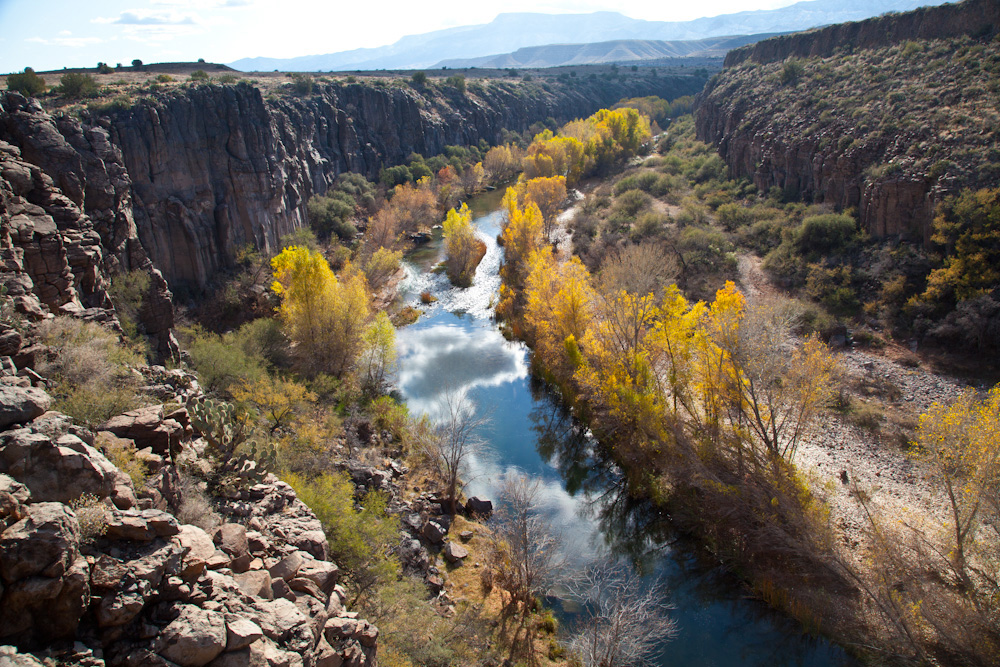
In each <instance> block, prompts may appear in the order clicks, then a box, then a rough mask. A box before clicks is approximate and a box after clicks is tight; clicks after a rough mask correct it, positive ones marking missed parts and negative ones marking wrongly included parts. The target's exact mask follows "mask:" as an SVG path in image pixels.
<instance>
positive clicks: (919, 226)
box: [696, 0, 1000, 242]
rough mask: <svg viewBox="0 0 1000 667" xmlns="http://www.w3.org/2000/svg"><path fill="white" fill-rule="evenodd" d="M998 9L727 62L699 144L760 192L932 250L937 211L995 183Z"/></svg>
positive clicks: (772, 48) (851, 26) (931, 16)
mask: <svg viewBox="0 0 1000 667" xmlns="http://www.w3.org/2000/svg"><path fill="white" fill-rule="evenodd" d="M998 12H1000V8H998V6H997V4H996V3H994V2H988V1H986V0H969V1H967V2H963V3H960V4H954V5H944V6H941V7H934V8H924V9H920V10H916V11H913V12H908V13H905V14H889V15H886V16H882V17H878V18H875V19H869V20H867V21H861V22H857V23H847V24H841V25H835V26H831V27H828V28H823V29H819V30H813V31H810V32H805V33H799V34H795V35H787V36H780V37H775V38H772V39H769V40H764V41H762V42H758V43H756V44H754V45H750V46H746V47H743V48H740V49H736V50H734V51H731V52H730V53H729V54H728V55H727V56H726V61H725V65H726V66H725V68H724V69H723V71H722V72H721V73H720V74H719V75H717V76H716V77H713V79H712V80H711V81H710V82H709V83H708V85H707V86H706V88H705V90H704V91H703V92H702V93H701V94H700V96H699V99H698V109H697V112H696V125H697V132H698V138H699V139H701V140H703V141H706V142H708V143H711V144H713V145H714V146H715V147H716V148H717V149H718V151H719V154H720V155H721V156H722V158H723V159H724V160H725V162H726V164H727V166H728V167H729V168H730V171H731V175H732V176H733V177H736V178H748V179H750V180H752V181H753V183H754V185H756V186H757V188H758V189H760V190H763V191H767V190H769V189H771V188H778V189H780V190H782V191H784V193H785V194H786V196H790V197H793V198H796V197H801V198H802V199H803V200H805V201H814V202H825V203H827V204H830V205H832V206H833V207H834V208H836V209H838V210H846V209H855V210H856V211H857V216H858V218H859V219H860V223H861V227H862V229H866V230H867V231H868V232H869V233H871V234H872V235H873V236H876V237H881V236H895V237H900V238H904V239H910V240H915V241H922V242H927V241H928V240H929V238H930V234H931V222H932V220H933V217H934V211H935V208H936V207H937V205H938V204H939V203H940V202H942V201H943V200H944V199H945V198H946V197H948V196H952V195H956V194H958V193H959V192H960V191H961V190H962V189H965V188H981V187H987V186H988V185H990V184H992V183H994V182H995V180H996V177H997V175H998V173H997V164H996V162H997V158H998V157H1000V148H998V139H1000V136H998V134H997V132H996V128H997V127H998V125H997V121H998V116H997V112H996V105H995V102H996V96H997V88H996V85H995V70H996V69H997V67H998V66H1000V65H998V63H1000V54H998V46H997V42H996V40H995V39H994V35H995V34H996V31H997V28H996V26H997V25H998V24H1000V13H998Z"/></svg>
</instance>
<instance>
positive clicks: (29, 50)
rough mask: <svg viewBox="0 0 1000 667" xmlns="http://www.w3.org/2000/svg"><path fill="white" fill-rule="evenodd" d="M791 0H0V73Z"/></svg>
mask: <svg viewBox="0 0 1000 667" xmlns="http://www.w3.org/2000/svg"><path fill="white" fill-rule="evenodd" d="M792 2H794V0H702V1H701V2H677V1H676V0H673V1H671V0H667V1H666V2H664V1H662V0H660V1H658V2H648V1H639V0H618V1H607V0H575V1H566V0H536V1H531V0H507V1H506V2H504V4H503V6H502V7H499V8H498V6H497V5H495V4H493V3H473V2H468V0H444V1H441V2H433V1H432V2H430V3H421V2H414V1H413V0H406V1H405V2H403V1H399V0H374V1H371V0H369V1H368V2H365V1H363V0H362V1H360V2H358V1H353V2H344V1H343V0H333V1H330V0H327V1H326V2H316V1H315V0H280V1H279V2H275V1H273V0H201V1H195V0H122V1H119V0H94V1H89V2H88V1H86V0H0V72H13V71H20V70H22V69H24V67H26V66H27V67H34V68H35V69H36V70H50V69H60V68H62V67H94V66H95V65H96V64H97V62H98V61H102V62H107V63H109V64H110V65H112V66H114V65H115V64H116V63H124V64H126V65H127V64H129V63H131V62H132V60H133V59H134V58H139V59H140V60H142V61H144V62H166V61H178V60H182V61H191V60H197V59H198V58H204V59H205V60H207V61H209V62H232V61H234V60H237V59H239V58H244V57H253V56H269V57H276V58H289V57H293V56H301V55H312V54H321V53H333V52H336V51H345V50H348V49H354V48H358V47H374V46H383V45H385V44H391V43H392V42H394V41H396V40H397V39H399V38H400V37H402V36H404V35H412V34H418V33H422V32H428V31H431V30H438V29H441V28H449V27H453V26H458V25H471V24H477V23H488V22H489V21H491V20H493V18H494V17H495V16H496V14H497V13H498V11H501V10H502V11H505V12H513V11H537V12H551V13H567V12H591V11H598V10H612V11H619V12H622V13H623V14H625V15H627V16H631V17H632V18H641V19H647V20H659V21H678V20H688V19H693V18H698V17H699V16H713V15H717V14H726V13H729V12H734V11H743V10H747V9H770V8H774V7H780V6H784V5H789V4H792Z"/></svg>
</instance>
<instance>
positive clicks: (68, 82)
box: [59, 72, 97, 97]
mask: <svg viewBox="0 0 1000 667" xmlns="http://www.w3.org/2000/svg"><path fill="white" fill-rule="evenodd" d="M59 84H60V87H61V89H62V93H63V95H65V96H67V97H93V96H94V95H96V94H97V82H96V81H94V77H92V76H91V75H89V74H81V73H80V72H66V73H65V74H63V75H62V76H61V77H59Z"/></svg>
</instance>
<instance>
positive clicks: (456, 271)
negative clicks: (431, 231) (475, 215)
mask: <svg viewBox="0 0 1000 667" xmlns="http://www.w3.org/2000/svg"><path fill="white" fill-rule="evenodd" d="M444 243H445V252H446V253H447V255H446V258H445V266H446V267H447V270H448V279H449V280H451V282H452V284H453V285H457V286H459V287H468V286H469V285H471V284H472V279H473V278H474V277H475V275H476V266H478V265H479V260H481V259H482V258H483V254H484V253H485V252H486V245H485V244H484V243H483V242H482V241H480V240H479V239H478V238H476V231H475V229H473V227H472V212H471V211H469V207H468V206H467V205H466V204H462V208H460V209H459V210H457V211H456V210H455V209H451V210H450V211H448V216H447V217H446V218H445V220H444Z"/></svg>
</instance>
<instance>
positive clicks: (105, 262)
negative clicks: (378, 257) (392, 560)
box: [0, 76, 703, 357]
mask: <svg viewBox="0 0 1000 667" xmlns="http://www.w3.org/2000/svg"><path fill="white" fill-rule="evenodd" d="M702 83H703V81H702V80H701V79H700V78H697V77H693V76H661V77H622V78H621V79H620V80H614V81H611V80H607V79H597V78H594V79H587V80H583V79H582V77H581V80H580V81H575V82H570V83H564V82H554V81H553V82H551V83H529V82H518V83H512V82H506V81H483V82H482V83H473V84H470V86H469V88H468V91H467V92H466V93H460V92H459V91H458V90H457V89H456V88H454V87H450V86H441V85H434V84H431V85H427V86H423V87H421V88H419V89H418V88H414V87H411V86H409V85H405V84H403V83H401V82H396V83H384V82H381V83H373V82H366V83H342V84H330V85H326V86H323V87H320V88H318V89H317V90H316V92H315V93H313V94H310V95H307V96H304V97H296V96H290V95H275V94H269V95H268V96H267V97H266V98H265V97H264V95H263V94H262V92H261V91H260V89H258V88H256V87H254V86H252V85H249V84H246V83H243V84H240V85H203V86H196V87H190V88H187V87H185V88H184V89H179V90H175V91H174V92H169V93H158V94H153V95H151V96H149V97H146V98H143V99H141V100H139V101H138V102H136V103H134V104H132V105H130V106H128V108H124V109H123V108H118V109H117V110H113V111H110V112H108V113H106V114H104V113H101V112H96V111H95V112H91V111H87V110H83V111H82V112H81V113H79V114H78V115H69V114H62V113H54V114H49V113H46V112H45V111H44V110H43V109H42V107H41V106H40V105H39V104H38V103H37V102H36V101H34V100H28V99H25V98H24V97H22V96H20V95H18V94H16V93H3V94H2V97H0V272H2V273H0V280H2V282H3V283H4V284H5V285H6V289H7V293H8V294H9V295H10V296H11V297H13V298H14V302H15V305H16V306H17V308H18V309H19V310H20V311H22V312H23V313H26V314H28V315H30V316H31V317H34V318H36V319H37V318H42V317H45V316H47V314H48V313H72V314H76V315H78V316H81V317H85V318H90V319H95V320H101V321H109V322H112V323H116V314H115V311H114V305H113V304H112V301H111V298H110V297H109V294H108V289H109V286H110V285H111V283H112V281H113V280H115V279H116V276H122V275H124V274H125V273H127V272H129V271H134V270H140V271H144V272H147V273H149V274H150V276H151V278H152V280H151V281H150V288H149V291H148V293H147V294H146V296H145V298H144V299H143V305H142V311H141V312H140V314H139V319H140V323H139V324H140V328H141V330H142V331H143V332H144V333H146V334H147V335H148V336H149V337H150V339H151V341H152V343H153V347H154V349H155V350H156V351H157V353H158V354H159V355H160V356H161V357H166V356H170V355H172V354H174V353H175V352H176V343H175V342H174V340H173V338H172V336H171V333H170V330H171V327H172V326H173V310H172V305H171V294H170V291H169V289H168V282H169V284H170V285H174V286H184V287H194V288H196V289H197V288H200V287H203V286H204V285H206V284H207V283H208V282H209V281H210V280H211V278H212V276H213V275H214V274H215V273H216V272H217V271H218V270H219V269H222V268H225V267H227V266H229V265H230V264H231V262H232V258H233V255H234V254H235V251H236V249H237V248H239V247H241V246H243V245H245V244H248V243H250V244H253V245H254V246H256V247H257V248H260V249H263V250H265V251H273V250H274V249H275V247H276V245H277V243H278V239H279V238H280V237H281V236H282V235H284V234H286V233H288V232H290V231H292V230H293V229H295V228H297V227H300V226H302V225H304V224H305V223H306V213H305V203H306V201H307V200H308V199H309V197H311V196H312V195H313V194H323V193H325V192H326V190H327V188H328V187H330V185H331V184H332V183H333V181H334V180H335V178H336V177H337V175H338V174H340V173H343V172H346V171H354V172H359V173H362V174H365V175H366V176H369V177H376V176H377V175H378V172H379V170H380V169H381V168H382V167H383V166H386V165H393V164H398V163H401V162H403V161H405V160H406V159H407V158H408V156H409V155H410V154H411V153H414V152H416V153H421V154H424V155H427V156H430V155H435V154H438V153H440V152H441V151H442V150H443V148H444V147H445V146H447V145H456V144H457V145H468V144H477V143H479V142H480V141H481V140H485V141H486V142H488V143H496V142H498V141H499V140H500V139H501V136H502V132H503V131H504V130H512V131H522V130H524V129H526V128H527V127H528V126H529V125H530V124H532V123H534V122H536V121H539V120H543V119H546V118H548V117H553V118H555V119H557V120H566V119H570V118H574V117H580V116H585V115H587V114H589V113H591V112H593V111H594V110H596V109H597V108H599V107H600V106H602V105H609V104H611V103H613V102H615V101H617V100H618V99H620V98H622V97H626V96H639V95H650V94H658V95H662V96H664V97H676V96H679V95H685V94H691V93H694V92H696V91H697V90H698V89H699V88H700V87H701V86H702Z"/></svg>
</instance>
